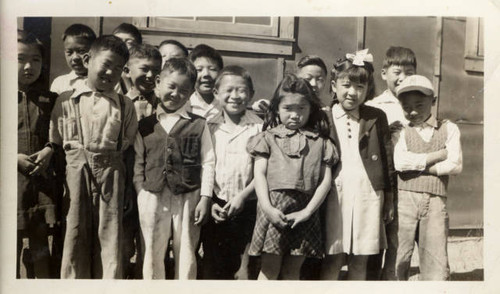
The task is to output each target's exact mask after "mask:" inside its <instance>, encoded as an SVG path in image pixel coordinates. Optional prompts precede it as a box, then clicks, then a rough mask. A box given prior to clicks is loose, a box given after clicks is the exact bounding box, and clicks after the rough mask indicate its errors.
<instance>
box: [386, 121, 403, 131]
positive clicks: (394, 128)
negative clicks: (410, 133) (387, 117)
mask: <svg viewBox="0 0 500 294" xmlns="http://www.w3.org/2000/svg"><path fill="white" fill-rule="evenodd" d="M401 129H403V124H402V123H401V122H400V121H399V120H397V121H395V122H393V123H392V124H390V125H389V131H390V133H391V134H392V133H395V132H399V131H401Z"/></svg>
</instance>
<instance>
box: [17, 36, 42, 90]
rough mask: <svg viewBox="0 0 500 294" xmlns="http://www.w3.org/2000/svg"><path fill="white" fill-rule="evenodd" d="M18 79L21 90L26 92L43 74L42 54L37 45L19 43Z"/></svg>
mask: <svg viewBox="0 0 500 294" xmlns="http://www.w3.org/2000/svg"><path fill="white" fill-rule="evenodd" d="M17 48H18V49H17V50H18V51H17V79H18V86H19V89H20V90H26V89H27V88H28V87H29V86H30V85H31V84H33V83H34V82H35V81H36V80H37V79H38V77H40V73H41V72H42V54H41V52H40V50H39V49H38V47H37V46H36V45H35V44H30V45H28V44H24V43H19V42H18V43H17Z"/></svg>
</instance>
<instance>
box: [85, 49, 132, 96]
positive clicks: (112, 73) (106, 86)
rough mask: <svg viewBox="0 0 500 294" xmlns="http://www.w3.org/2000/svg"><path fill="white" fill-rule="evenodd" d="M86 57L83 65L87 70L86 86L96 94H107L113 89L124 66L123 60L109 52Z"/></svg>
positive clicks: (100, 52)
mask: <svg viewBox="0 0 500 294" xmlns="http://www.w3.org/2000/svg"><path fill="white" fill-rule="evenodd" d="M94 55H95V56H91V55H86V58H85V60H84V64H85V66H86V67H87V69H88V79H87V84H88V86H89V87H90V88H91V89H94V90H96V91H98V92H109V91H111V90H113V89H114V87H115V86H116V84H117V83H118V81H120V77H121V74H122V71H123V67H124V66H125V59H124V58H123V57H121V56H120V55H118V54H116V53H115V52H112V51H110V50H102V51H98V52H96V53H94Z"/></svg>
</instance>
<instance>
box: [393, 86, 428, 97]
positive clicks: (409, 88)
mask: <svg viewBox="0 0 500 294" xmlns="http://www.w3.org/2000/svg"><path fill="white" fill-rule="evenodd" d="M411 91H418V92H421V93H422V94H424V95H425V96H434V90H432V89H429V88H425V87H420V86H407V87H404V88H403V89H400V90H398V91H397V93H396V94H397V95H398V96H399V95H401V94H403V93H406V92H411Z"/></svg>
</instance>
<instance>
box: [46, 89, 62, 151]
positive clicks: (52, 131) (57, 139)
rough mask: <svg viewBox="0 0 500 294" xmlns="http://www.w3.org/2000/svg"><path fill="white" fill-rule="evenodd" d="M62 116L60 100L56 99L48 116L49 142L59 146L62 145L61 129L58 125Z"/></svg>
mask: <svg viewBox="0 0 500 294" xmlns="http://www.w3.org/2000/svg"><path fill="white" fill-rule="evenodd" d="M62 114H63V112H62V100H61V99H60V97H58V98H57V100H56V103H55V105H54V108H53V109H52V113H51V115H50V127H49V142H50V143H54V144H57V145H59V146H62V144H63V136H62V130H63V129H62V126H61V125H60V120H62V117H63V116H62Z"/></svg>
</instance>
